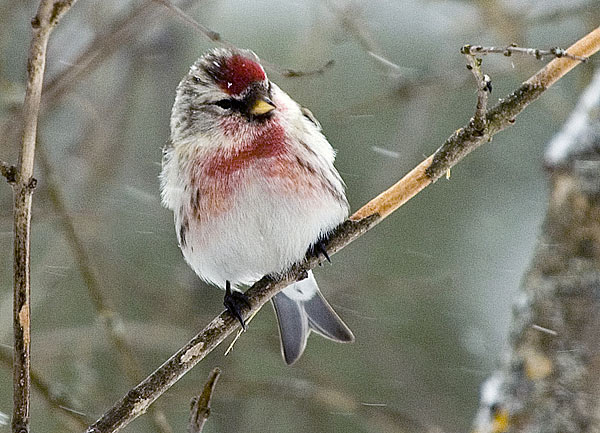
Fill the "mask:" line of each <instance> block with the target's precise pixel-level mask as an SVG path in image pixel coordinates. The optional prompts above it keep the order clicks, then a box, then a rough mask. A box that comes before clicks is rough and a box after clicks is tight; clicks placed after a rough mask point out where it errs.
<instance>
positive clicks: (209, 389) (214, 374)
mask: <svg viewBox="0 0 600 433" xmlns="http://www.w3.org/2000/svg"><path fill="white" fill-rule="evenodd" d="M220 375H221V369H220V368H219V367H215V368H213V370H212V371H211V372H210V375H209V376H208V380H207V382H206V383H205V384H204V389H203V390H202V394H200V395H199V396H197V397H194V398H193V399H192V404H191V409H190V423H189V426H188V433H201V432H202V429H203V428H204V424H205V423H206V420H207V419H208V417H209V416H210V400H211V399H212V395H213V392H214V390H215V387H216V386H217V381H218V380H219V376H220Z"/></svg>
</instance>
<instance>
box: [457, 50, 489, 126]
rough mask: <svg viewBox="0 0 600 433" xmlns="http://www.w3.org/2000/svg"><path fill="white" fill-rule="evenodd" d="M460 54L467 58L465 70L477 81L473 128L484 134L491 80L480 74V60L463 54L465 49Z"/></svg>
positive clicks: (471, 55) (468, 54) (466, 53)
mask: <svg viewBox="0 0 600 433" xmlns="http://www.w3.org/2000/svg"><path fill="white" fill-rule="evenodd" d="M461 53H463V54H464V55H465V57H466V58H467V62H468V63H467V69H469V70H470V71H471V72H472V73H473V75H474V76H475V80H477V105H476V106H475V115H474V116H473V126H474V127H475V128H476V129H477V130H478V131H481V133H482V134H484V133H485V128H486V123H485V113H486V112H487V102H488V96H489V94H490V93H492V80H491V79H490V77H489V76H488V75H486V74H484V73H483V72H481V59H480V58H478V57H475V56H474V55H473V54H470V53H469V52H465V48H464V47H463V48H462V49H461Z"/></svg>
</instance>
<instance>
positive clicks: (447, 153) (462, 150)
mask: <svg viewBox="0 0 600 433" xmlns="http://www.w3.org/2000/svg"><path fill="white" fill-rule="evenodd" d="M599 49H600V28H598V29H596V30H594V31H592V32H591V33H589V34H588V35H586V36H585V37H583V38H582V39H581V40H579V41H578V42H576V43H575V44H574V45H573V46H572V47H571V48H569V50H570V51H571V52H572V53H574V54H576V55H581V56H591V55H592V54H594V53H595V52H596V51H598V50H599ZM578 63H579V62H578V61H575V60H572V59H568V58H561V59H555V60H553V61H552V62H550V63H549V64H548V65H547V66H546V67H545V68H544V69H542V70H541V71H540V72H538V73H537V74H535V75H534V76H533V77H531V78H530V79H529V80H528V81H526V82H525V83H523V85H522V86H521V87H520V88H519V89H518V90H517V91H516V92H514V93H513V94H512V95H510V96H509V97H507V98H506V99H504V100H502V101H501V102H499V103H498V104H497V105H496V106H495V107H494V108H492V109H491V110H489V111H488V113H487V115H486V121H487V123H488V134H486V135H485V136H482V135H481V134H480V132H479V131H476V130H475V128H474V127H473V125H471V124H470V125H467V126H465V127H463V128H461V129H460V130H459V131H457V132H456V133H454V134H453V135H452V136H451V137H449V138H448V139H447V140H446V142H445V143H444V145H443V146H442V147H441V148H440V149H438V150H437V151H436V152H435V153H434V154H433V155H432V156H430V157H428V158H427V159H425V160H424V161H423V162H421V163H420V164H419V165H418V166H417V167H416V168H414V169H413V170H412V171H411V172H410V173H408V174H407V175H406V176H405V177H404V178H403V179H402V180H400V181H399V182H398V183H396V184H395V185H393V186H392V187H391V188H389V189H388V190H387V191H385V192H384V193H382V194H380V195H379V196H377V197H376V198H374V199H373V200H371V201H370V202H369V203H367V204H366V205H365V206H363V207H362V208H361V209H359V210H358V211H357V212H356V213H354V214H353V215H352V216H351V217H350V219H348V220H346V221H345V222H344V223H342V224H341V225H340V226H339V227H338V228H337V229H336V230H335V231H334V233H333V234H332V235H331V237H330V238H329V240H328V242H327V243H326V245H325V248H326V249H327V251H328V252H329V254H330V255H332V254H335V253H336V252H337V251H339V250H341V249H342V248H344V247H345V246H346V245H348V244H350V243H351V242H352V241H354V240H355V239H356V238H358V237H360V236H361V235H363V234H364V233H366V232H367V231H368V230H369V229H371V228H372V227H373V226H375V225H376V224H377V223H379V222H381V221H382V220H383V219H384V218H385V217H386V216H388V215H389V214H390V213H392V212H393V211H394V210H396V209H397V208H398V207H400V206H401V205H402V204H404V203H405V202H406V201H408V200H409V199H410V198H412V197H413V196H414V195H416V194H417V193H418V192H419V191H421V190H422V189H423V188H425V187H426V186H428V185H430V184H431V183H433V182H435V181H436V180H437V179H438V178H439V177H440V176H442V175H443V174H444V173H445V172H446V171H447V170H448V169H450V168H451V167H452V166H454V165H455V164H456V163H458V162H459V161H460V160H461V159H462V158H464V157H465V156H466V155H467V154H469V153H470V152H472V151H473V150H475V149H476V148H477V147H479V146H480V145H481V144H482V143H484V142H485V141H488V140H489V139H490V138H491V136H492V135H494V134H496V133H498V132H500V131H501V130H503V129H505V128H507V127H508V126H511V125H512V124H513V123H514V121H515V117H516V116H517V115H518V114H519V113H520V112H521V111H522V110H523V109H525V107H527V105H529V104H530V103H531V102H533V101H534V100H535V99H537V98H538V97H539V96H540V95H541V94H542V93H543V92H544V91H545V90H546V89H547V88H548V87H550V86H551V85H552V84H553V83H554V82H556V81H557V80H558V79H559V78H560V77H562V76H563V75H565V74H566V73H567V72H568V71H569V70H571V69H572V68H574V67H575V66H576V65H577V64H578ZM319 262H320V259H319V258H318V257H316V256H308V257H307V258H306V260H305V261H304V262H302V263H300V264H297V265H295V266H293V267H292V269H291V270H290V271H289V272H288V273H286V274H285V275H281V276H278V277H269V276H266V277H263V278H262V279H261V280H260V281H258V282H257V283H255V284H254V285H253V286H252V287H251V288H250V289H249V290H248V291H247V292H246V294H247V295H248V297H249V299H250V303H251V305H252V308H251V309H250V311H249V312H245V314H244V317H245V318H247V317H248V315H249V314H251V313H253V312H254V311H256V310H258V309H260V308H261V307H262V306H263V305H264V304H265V303H267V302H268V301H269V300H270V299H271V297H273V296H274V295H275V294H277V293H278V292H279V291H280V290H282V289H283V288H285V287H286V286H288V285H289V284H290V283H292V282H294V281H296V280H297V279H298V278H300V277H301V276H302V275H305V273H306V272H307V271H308V270H309V269H312V268H314V267H315V266H317V265H318V264H319ZM238 326H239V322H238V321H236V320H235V319H234V318H232V317H231V315H230V314H229V313H227V312H223V313H221V314H220V315H219V316H217V317H216V318H214V319H213V320H212V321H211V322H210V323H209V324H208V325H207V326H206V327H205V328H204V329H203V330H202V331H200V333H199V334H198V335H196V336H195V337H194V338H193V339H192V340H190V341H189V342H188V343H187V344H186V345H185V346H184V347H182V348H181V349H180V350H179V351H178V352H177V353H175V354H174V355H173V356H171V358H169V359H168V360H167V361H166V362H165V363H164V364H163V365H161V366H160V367H159V368H158V369H157V370H156V371H154V373H152V374H151V375H150V376H148V377H147V378H146V379H145V380H144V381H143V382H142V383H140V384H139V385H138V386H136V387H135V388H133V389H132V390H130V391H129V392H128V393H127V395H125V396H124V397H123V398H122V399H121V400H119V401H118V402H117V403H116V404H115V405H114V406H113V407H112V408H111V409H109V410H108V411H107V412H106V413H105V414H104V415H103V416H102V417H101V418H100V419H99V420H98V421H96V423H94V424H93V425H92V426H90V427H89V428H88V430H87V432H88V433H107V432H114V431H116V430H118V429H120V428H122V427H123V426H125V425H127V424H128V423H129V422H131V421H132V420H133V419H135V418H137V417H138V416H139V415H141V414H142V413H144V412H145V411H146V410H147V408H148V406H150V404H152V402H154V401H155V400H156V399H157V398H158V397H159V396H160V395H161V394H163V393H164V392H165V391H166V390H168V389H169V388H170V387H171V386H172V385H173V384H174V383H175V382H177V380H179V379H180V378H181V377H182V376H183V375H184V374H185V373H187V372H188V371H189V370H190V369H191V368H192V367H193V366H194V365H196V364H197V363H198V362H200V361H201V360H202V359H203V358H204V357H205V356H206V355H207V354H208V353H210V352H211V351H212V350H213V349H214V348H215V347H216V346H218V345H219V344H220V343H221V342H222V341H223V340H225V339H226V338H227V337H228V336H229V335H230V334H231V333H232V332H233V331H234V330H235V329H237V327H238Z"/></svg>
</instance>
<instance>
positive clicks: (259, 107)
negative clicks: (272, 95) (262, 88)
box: [250, 98, 275, 116]
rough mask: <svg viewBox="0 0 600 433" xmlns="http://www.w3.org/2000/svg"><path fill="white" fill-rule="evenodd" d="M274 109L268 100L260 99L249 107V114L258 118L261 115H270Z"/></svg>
mask: <svg viewBox="0 0 600 433" xmlns="http://www.w3.org/2000/svg"><path fill="white" fill-rule="evenodd" d="M274 109H275V105H274V104H273V102H272V101H271V100H270V99H269V98H261V99H257V100H256V102H255V103H254V104H253V105H252V107H250V114H252V115H254V116H260V115H262V114H267V113H270V112H271V111H273V110H274Z"/></svg>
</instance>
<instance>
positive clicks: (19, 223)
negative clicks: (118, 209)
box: [12, 0, 76, 433]
mask: <svg viewBox="0 0 600 433" xmlns="http://www.w3.org/2000/svg"><path fill="white" fill-rule="evenodd" d="M75 1H76V0H61V1H59V0H42V1H41V2H40V5H39V8H38V11H37V14H36V15H35V17H34V18H33V20H32V21H31V26H32V28H33V37H32V39H31V45H30V47H29V57H28V60H27V87H26V90H25V101H24V103H23V137H22V141H21V150H20V153H19V164H18V169H17V173H16V178H15V182H14V184H13V191H14V229H15V241H14V293H13V296H14V303H13V323H14V325H13V326H14V362H13V416H12V429H13V432H19V433H21V432H23V433H27V432H28V431H29V398H30V392H31V390H30V387H31V376H30V372H29V369H30V362H31V360H30V344H31V339H30V279H31V278H30V271H31V269H30V261H29V260H30V244H31V239H30V235H31V203H32V196H33V189H34V187H35V179H34V178H33V160H34V155H35V143H36V137H37V123H38V114H39V109H40V100H41V97H42V83H43V80H44V69H45V67H46V48H47V46H48V39H49V38H50V33H52V29H53V28H54V27H55V26H56V24H57V23H58V21H59V20H60V18H61V17H62V16H63V15H64V14H65V12H67V11H68V10H69V9H70V8H71V6H72V5H73V4H74V3H75Z"/></svg>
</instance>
